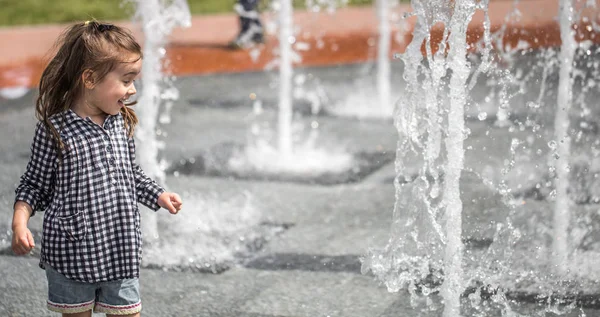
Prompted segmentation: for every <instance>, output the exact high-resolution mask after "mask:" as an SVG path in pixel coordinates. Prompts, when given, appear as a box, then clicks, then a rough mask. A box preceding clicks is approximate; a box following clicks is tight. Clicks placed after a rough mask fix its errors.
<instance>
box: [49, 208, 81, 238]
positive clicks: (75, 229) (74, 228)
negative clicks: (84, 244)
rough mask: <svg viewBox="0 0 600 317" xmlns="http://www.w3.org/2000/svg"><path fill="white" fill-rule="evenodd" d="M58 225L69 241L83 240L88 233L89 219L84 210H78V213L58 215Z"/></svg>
mask: <svg viewBox="0 0 600 317" xmlns="http://www.w3.org/2000/svg"><path fill="white" fill-rule="evenodd" d="M56 219H57V220H58V225H59V228H60V230H61V232H62V233H63V235H64V236H65V238H67V240H69V241H73V242H75V241H81V240H82V239H83V238H84V237H85V235H86V233H87V221H86V220H85V215H84V213H83V212H82V211H78V212H77V213H76V214H73V215H69V216H64V217H56Z"/></svg>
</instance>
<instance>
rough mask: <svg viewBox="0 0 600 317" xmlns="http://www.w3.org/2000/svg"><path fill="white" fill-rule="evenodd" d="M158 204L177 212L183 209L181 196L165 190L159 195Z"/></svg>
mask: <svg viewBox="0 0 600 317" xmlns="http://www.w3.org/2000/svg"><path fill="white" fill-rule="evenodd" d="M158 205H159V206H161V207H163V208H165V209H167V210H168V211H169V212H170V213H172V214H176V213H177V212H179V211H180V210H181V205H182V202H181V197H179V195H177V194H175V193H169V192H164V193H162V194H160V196H158Z"/></svg>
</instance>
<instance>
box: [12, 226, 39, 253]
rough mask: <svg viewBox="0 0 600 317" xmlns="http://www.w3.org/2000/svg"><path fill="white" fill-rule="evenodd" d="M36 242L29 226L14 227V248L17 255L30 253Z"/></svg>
mask: <svg viewBox="0 0 600 317" xmlns="http://www.w3.org/2000/svg"><path fill="white" fill-rule="evenodd" d="M33 247H35V242H34V241H33V235H32V234H31V231H29V228H27V226H18V227H15V228H14V229H13V236H12V249H13V251H14V252H15V254H17V255H24V254H27V253H29V252H30V251H31V250H32V249H33Z"/></svg>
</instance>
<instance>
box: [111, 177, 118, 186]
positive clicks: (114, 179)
mask: <svg viewBox="0 0 600 317" xmlns="http://www.w3.org/2000/svg"><path fill="white" fill-rule="evenodd" d="M111 182H112V183H113V185H117V183H118V181H117V179H116V178H115V177H114V176H113V177H112V180H111Z"/></svg>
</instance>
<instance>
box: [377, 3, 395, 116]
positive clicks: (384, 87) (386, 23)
mask: <svg viewBox="0 0 600 317" xmlns="http://www.w3.org/2000/svg"><path fill="white" fill-rule="evenodd" d="M376 5H377V18H378V20H379V40H378V47H377V95H378V96H379V107H378V108H379V111H375V112H377V113H381V114H386V113H392V111H391V108H392V96H391V88H390V85H391V75H390V57H389V54H390V46H391V35H392V32H391V27H390V17H389V13H390V9H391V7H390V3H389V1H388V0H377V1H376Z"/></svg>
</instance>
